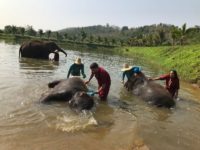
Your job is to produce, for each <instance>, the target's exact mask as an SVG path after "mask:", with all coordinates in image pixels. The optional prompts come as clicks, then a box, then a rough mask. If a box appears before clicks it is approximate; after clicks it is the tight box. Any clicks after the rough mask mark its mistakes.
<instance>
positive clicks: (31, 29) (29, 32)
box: [26, 25, 37, 36]
mask: <svg viewBox="0 0 200 150" xmlns="http://www.w3.org/2000/svg"><path fill="white" fill-rule="evenodd" d="M26 33H27V34H28V35H30V36H36V34H37V32H36V31H35V30H34V29H33V27H32V26H29V25H28V26H27V27H26Z"/></svg>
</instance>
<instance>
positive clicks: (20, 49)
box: [19, 46, 22, 58]
mask: <svg viewBox="0 0 200 150" xmlns="http://www.w3.org/2000/svg"><path fill="white" fill-rule="evenodd" d="M21 55H22V46H20V48H19V58H20V57H21Z"/></svg>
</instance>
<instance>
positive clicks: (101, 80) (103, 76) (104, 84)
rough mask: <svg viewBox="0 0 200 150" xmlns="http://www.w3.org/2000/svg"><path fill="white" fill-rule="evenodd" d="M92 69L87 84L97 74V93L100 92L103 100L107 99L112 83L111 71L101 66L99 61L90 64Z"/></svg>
mask: <svg viewBox="0 0 200 150" xmlns="http://www.w3.org/2000/svg"><path fill="white" fill-rule="evenodd" d="M90 69H91V75H90V78H89V80H88V81H86V82H85V84H88V83H89V82H90V80H91V79H92V78H93V77H94V76H95V78H96V79H97V82H98V86H99V87H98V91H97V92H96V93H98V94H99V98H100V99H101V100H106V99H107V96H108V93H109V90H110V85H111V79H110V75H109V73H108V72H107V71H106V70H105V69H104V68H102V67H99V65H98V64H97V63H92V64H91V65H90Z"/></svg>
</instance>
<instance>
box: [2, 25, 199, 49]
mask: <svg viewBox="0 0 200 150" xmlns="http://www.w3.org/2000/svg"><path fill="white" fill-rule="evenodd" d="M0 33H5V34H14V35H21V36H34V37H38V38H46V39H54V40H58V41H68V42H69V41H70V42H76V43H77V42H78V43H94V44H102V45H113V46H161V45H187V44H194V43H195V44H196V43H200V26H195V27H191V28H187V26H186V24H183V26H182V27H181V28H180V27H177V26H174V25H168V24H158V25H156V24H154V25H149V26H143V27H136V28H129V27H128V26H124V27H122V28H120V27H117V26H110V25H109V24H107V25H105V26H102V25H96V26H89V27H77V28H66V29H62V30H59V31H54V32H53V31H51V30H47V31H45V32H44V31H43V30H42V29H39V30H38V31H35V30H34V28H33V27H32V26H27V27H25V28H24V27H16V26H13V25H12V26H11V25H7V26H5V28H4V30H1V31H0Z"/></svg>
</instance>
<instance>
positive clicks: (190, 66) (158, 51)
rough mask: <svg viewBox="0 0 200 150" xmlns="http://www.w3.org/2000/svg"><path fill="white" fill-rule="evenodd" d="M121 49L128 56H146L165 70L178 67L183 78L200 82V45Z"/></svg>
mask: <svg viewBox="0 0 200 150" xmlns="http://www.w3.org/2000/svg"><path fill="white" fill-rule="evenodd" d="M120 51H122V53H123V54H124V55H128V56H131V55H140V56H141V57H145V58H146V59H148V60H149V61H153V62H155V63H158V64H160V65H161V66H162V67H164V69H165V70H170V69H176V70H177V71H178V73H179V75H180V78H181V79H182V80H186V81H189V82H192V83H197V82H198V84H200V45H187V46H166V47H164V46H162V47H124V48H123V49H121V50H120Z"/></svg>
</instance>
